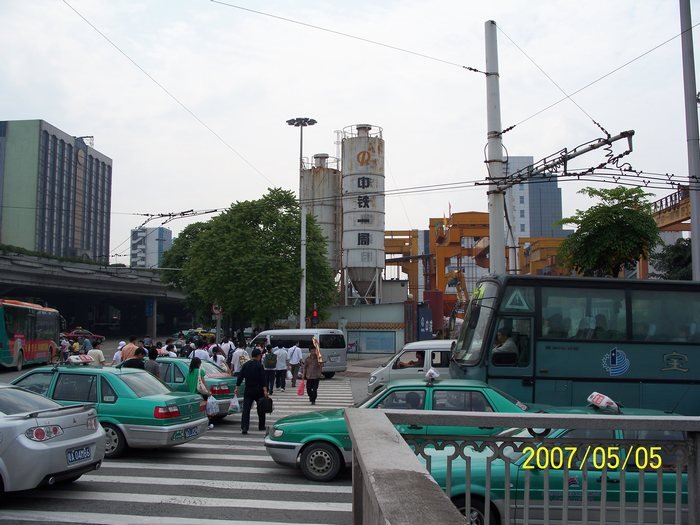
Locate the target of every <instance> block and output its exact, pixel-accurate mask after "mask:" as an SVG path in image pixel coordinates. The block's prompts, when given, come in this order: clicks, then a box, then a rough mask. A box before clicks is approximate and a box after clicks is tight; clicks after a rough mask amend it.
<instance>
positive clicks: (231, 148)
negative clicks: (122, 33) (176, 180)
mask: <svg viewBox="0 0 700 525" xmlns="http://www.w3.org/2000/svg"><path fill="white" fill-rule="evenodd" d="M63 3H64V4H66V5H67V6H68V7H69V8H70V9H71V10H72V11H73V12H74V13H75V14H76V15H78V16H79V17H80V18H81V19H82V20H83V21H84V22H85V23H86V24H87V25H89V26H90V27H91V28H92V29H94V30H95V31H96V32H97V34H98V35H100V36H101V37H102V38H104V39H105V40H106V41H107V42H108V43H109V44H110V45H111V46H112V47H113V48H114V49H116V50H117V51H118V52H119V53H120V54H121V55H122V56H123V57H124V58H126V59H127V60H128V61H129V62H131V63H132V64H133V65H134V66H135V67H136V68H137V69H138V70H139V71H141V73H143V74H144V75H146V77H148V79H149V80H151V82H153V83H154V84H155V85H156V86H158V87H159V88H160V90H161V91H163V93H165V94H166V95H168V97H170V98H171V99H172V100H173V101H175V103H176V104H177V105H178V106H180V107H181V108H182V109H184V110H185V111H186V112H187V113H189V115H190V116H191V117H192V118H194V119H195V120H196V121H197V122H199V124H201V125H202V126H203V127H204V128H205V129H206V130H207V131H209V133H211V134H212V135H214V136H215V137H216V138H217V140H218V141H219V142H221V143H222V144H223V145H224V146H225V147H227V148H228V149H229V150H231V151H232V152H233V153H235V154H236V155H237V156H238V157H239V158H240V159H241V160H242V161H243V162H245V163H246V164H247V165H248V166H250V167H251V168H252V169H253V170H254V171H255V172H256V173H257V174H258V175H260V176H261V177H263V178H264V179H265V180H266V181H268V182H269V183H270V184H274V183H273V182H272V181H271V180H270V178H269V177H268V176H267V175H265V174H264V173H263V172H262V171H260V170H259V169H258V168H257V167H256V166H255V165H254V164H253V163H252V162H250V161H249V160H248V159H247V158H246V157H245V156H243V154H242V153H240V152H239V151H238V150H237V149H236V148H234V147H233V146H231V145H230V144H229V143H228V142H226V140H225V139H224V138H223V137H222V136H221V135H219V134H218V133H217V132H216V131H214V130H213V129H212V128H211V127H210V126H209V125H208V124H207V123H206V122H204V120H202V119H201V118H199V115H197V114H196V113H195V112H194V111H192V110H191V109H190V108H189V107H187V106H186V105H185V103H184V102H182V101H181V100H180V99H179V98H177V97H176V96H175V95H174V94H173V93H172V92H171V91H170V90H168V88H166V87H165V86H164V85H163V84H161V83H160V82H159V81H158V80H156V79H155V77H153V75H151V74H150V73H149V72H148V71H146V70H145V69H144V68H143V67H141V66H140V65H139V64H138V62H136V60H134V59H133V58H131V57H130V56H129V55H128V54H127V53H126V52H125V51H124V50H122V49H121V48H120V47H119V46H118V45H117V44H116V43H115V42H114V41H112V40H111V39H110V38H109V37H108V36H107V35H106V34H104V33H103V32H102V31H100V29H98V27H97V26H96V25H95V24H93V23H92V22H91V21H90V20H88V19H87V18H86V17H85V16H84V15H83V14H82V13H80V12H79V11H78V10H77V9H76V8H75V7H73V6H72V5H71V4H70V3H69V2H68V0H63Z"/></svg>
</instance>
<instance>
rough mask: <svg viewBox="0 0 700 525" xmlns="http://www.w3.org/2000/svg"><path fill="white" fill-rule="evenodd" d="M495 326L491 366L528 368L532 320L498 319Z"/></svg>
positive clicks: (519, 318) (516, 318)
mask: <svg viewBox="0 0 700 525" xmlns="http://www.w3.org/2000/svg"><path fill="white" fill-rule="evenodd" d="M496 326H497V329H496V334H495V336H494V338H493V340H492V342H491V364H493V365H494V366H518V367H526V366H529V365H530V341H531V340H532V319H531V318H529V317H499V318H498V320H497V322H496Z"/></svg>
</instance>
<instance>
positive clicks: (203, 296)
mask: <svg viewBox="0 0 700 525" xmlns="http://www.w3.org/2000/svg"><path fill="white" fill-rule="evenodd" d="M300 219H301V217H300V211H299V203H298V202H297V200H296V197H295V196H294V194H293V193H292V192H290V191H286V190H282V189H279V188H275V189H270V190H269V192H268V193H267V194H266V195H265V196H263V197H262V198H261V199H258V200H253V201H244V202H237V203H236V204H233V205H232V206H231V207H230V208H229V209H228V210H227V211H226V212H224V213H223V214H221V215H219V216H217V217H215V218H213V219H211V220H210V221H208V222H207V223H204V224H202V223H200V224H199V225H191V226H189V227H188V228H191V230H189V231H188V229H187V228H186V229H185V231H184V232H183V234H184V235H181V236H178V238H177V239H176V240H175V242H173V246H172V248H171V249H170V250H169V251H168V252H167V258H165V259H164V261H165V262H167V264H168V265H171V264H172V265H173V266H175V267H181V268H182V271H181V272H169V273H168V272H166V271H164V272H163V275H164V278H165V279H167V281H168V282H170V283H173V284H176V285H179V286H181V287H182V288H183V289H184V290H185V292H186V293H187V294H188V296H189V297H191V298H192V299H193V301H194V302H200V301H201V302H203V303H205V304H208V305H211V304H214V303H218V304H219V305H221V306H222V307H223V309H224V312H226V313H228V314H231V315H233V316H235V317H237V318H239V319H248V320H251V321H254V322H257V323H261V324H265V325H269V323H270V322H271V321H272V320H274V319H279V318H286V317H287V316H288V315H289V314H290V313H298V312H299V285H300V280H301V268H300V242H301V239H300ZM181 237H182V239H181ZM306 260H307V270H306V271H307V285H306V297H307V305H312V304H313V303H314V302H315V303H316V304H317V307H318V308H319V309H320V310H321V311H322V310H323V309H324V308H325V307H327V306H329V305H330V304H332V302H333V301H334V299H335V294H336V292H335V282H334V279H333V273H332V270H331V268H330V266H329V264H328V261H327V259H326V241H325V239H324V237H323V234H322V232H321V230H320V228H319V227H318V225H317V224H316V222H315V220H314V219H313V216H309V217H308V220H307V248H306ZM164 265H165V264H164ZM176 273H179V274H180V275H179V276H178V275H175V274H176Z"/></svg>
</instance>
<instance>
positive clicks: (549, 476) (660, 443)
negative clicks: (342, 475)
mask: <svg viewBox="0 0 700 525" xmlns="http://www.w3.org/2000/svg"><path fill="white" fill-rule="evenodd" d="M346 419H347V421H348V427H349V429H350V433H351V437H352V439H353V515H354V523H356V524H359V523H380V522H381V523H404V522H405V523H414V522H409V521H404V518H405V516H403V515H402V516H398V515H396V514H395V513H396V512H405V511H406V510H407V509H406V507H405V506H400V507H399V508H398V509H397V508H393V507H391V506H382V504H381V502H382V501H383V500H384V498H389V497H390V496H391V495H392V494H393V495H394V497H396V495H397V494H400V495H401V497H400V499H401V501H404V502H406V501H420V502H421V503H422V508H421V509H420V510H416V509H413V512H417V513H418V515H419V519H423V520H425V519H426V518H428V517H430V519H431V521H432V520H433V518H432V516H433V515H435V513H437V512H440V511H443V510H444V507H445V506H446V505H448V503H447V502H449V501H450V500H451V501H452V502H453V503H454V504H455V505H456V506H457V507H460V508H461V510H462V511H464V512H466V509H469V516H470V519H471V521H469V522H470V523H479V524H484V525H489V524H491V525H493V524H495V523H499V524H501V525H506V524H511V523H519V524H520V523H522V524H534V523H538V524H540V523H543V524H549V523H552V524H554V523H563V524H568V523H601V524H607V523H630V524H631V523H659V524H666V523H679V524H682V523H692V524H694V523H700V497H699V495H700V477H699V476H698V473H699V472H700V461H699V456H698V450H700V449H699V448H698V445H700V418H698V417H685V416H659V417H655V416H654V417H641V416H626V415H614V416H610V415H588V414H586V415H561V414H534V413H524V414H495V413H485V412H471V413H464V412H435V411H416V410H407V411H390V410H387V411H381V410H366V409H347V410H346ZM393 425H399V428H400V429H404V428H405V429H410V432H412V433H411V434H404V435H403V436H402V437H403V438H404V440H405V441H404V440H399V439H398V438H397V436H398V435H399V434H398V431H397V430H396V428H394V426H393ZM439 427H460V428H465V430H472V431H473V432H471V433H467V432H465V434H464V435H459V436H455V435H439V434H437V432H439V431H440V428H439ZM504 428H522V429H540V430H541V431H542V432H537V431H533V432H532V434H538V433H540V434H544V433H545V431H546V433H547V434H548V435H547V436H538V435H531V433H529V432H521V433H515V432H510V433H505V434H501V435H489V434H490V433H492V432H495V430H494V429H504ZM422 429H423V430H424V431H425V432H424V433H421V432H422ZM547 429H571V431H572V432H570V433H569V434H568V437H565V436H563V435H561V434H562V432H560V431H552V432H550V431H549V430H547ZM604 434H607V435H608V436H609V437H608V438H599V439H597V437H598V436H603V435H604ZM621 434H624V435H626V436H630V437H624V438H623V437H621ZM584 435H588V436H592V437H588V438H585V437H581V436H584ZM553 436H558V437H553ZM572 436H573V437H572ZM613 436H614V437H613ZM645 437H646V438H649V437H653V439H651V440H650V439H645ZM416 462H418V463H419V466H420V468H417V467H416ZM404 465H405V466H410V468H411V471H410V472H411V475H410V476H409V475H408V474H407V473H406V472H403V471H402V470H400V468H399V467H400V466H404ZM397 469H398V470H397ZM428 472H430V473H431V474H432V475H433V477H434V479H435V480H436V481H437V483H438V485H439V486H440V488H441V489H442V491H444V497H443V498H438V497H437V496H436V495H435V494H434V491H435V489H436V488H437V486H435V485H432V484H427V485H426V484H425V483H422V484H413V483H412V482H411V480H413V479H414V478H416V477H418V478H420V475H421V474H427V473H428ZM392 479H396V481H391V480H392ZM397 490H398V492H397ZM457 507H453V508H457ZM368 508H372V509H374V511H376V512H370V513H367V512H365V511H366V510H367V509H368ZM379 510H381V512H379ZM356 511H357V512H359V514H356ZM378 516H381V519H375V518H377V517H378ZM445 519H447V518H445ZM418 522H419V521H415V523H418ZM444 522H445V523H451V522H450V521H444Z"/></svg>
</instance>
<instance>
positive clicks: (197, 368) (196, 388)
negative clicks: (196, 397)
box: [185, 357, 214, 428]
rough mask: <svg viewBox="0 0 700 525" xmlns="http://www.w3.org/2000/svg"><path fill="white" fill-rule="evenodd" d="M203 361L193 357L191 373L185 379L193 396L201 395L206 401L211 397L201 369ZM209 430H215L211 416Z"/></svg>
mask: <svg viewBox="0 0 700 525" xmlns="http://www.w3.org/2000/svg"><path fill="white" fill-rule="evenodd" d="M201 366H202V360H201V359H200V358H199V357H193V358H192V361H190V371H189V373H188V374H187V378H185V383H186V384H187V390H188V391H190V392H192V393H193V394H200V395H201V396H202V397H203V398H204V399H207V400H208V399H209V396H210V395H211V394H210V393H209V389H208V388H207V385H206V384H205V383H204V375H205V372H204V370H202V368H201ZM209 428H214V424H213V423H212V417H211V416H209Z"/></svg>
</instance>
